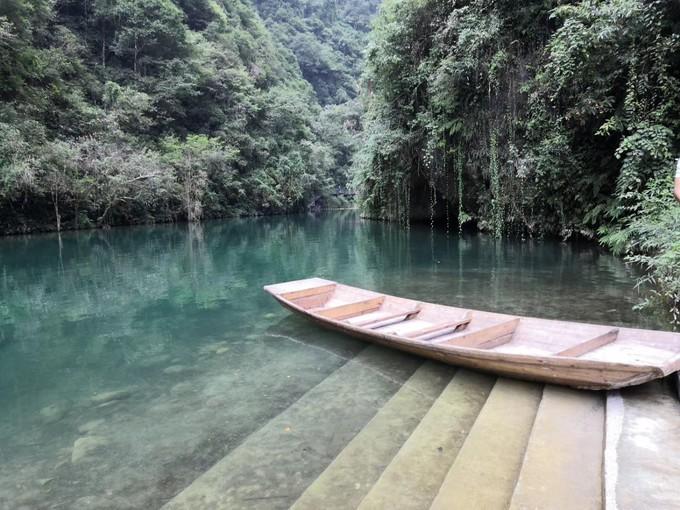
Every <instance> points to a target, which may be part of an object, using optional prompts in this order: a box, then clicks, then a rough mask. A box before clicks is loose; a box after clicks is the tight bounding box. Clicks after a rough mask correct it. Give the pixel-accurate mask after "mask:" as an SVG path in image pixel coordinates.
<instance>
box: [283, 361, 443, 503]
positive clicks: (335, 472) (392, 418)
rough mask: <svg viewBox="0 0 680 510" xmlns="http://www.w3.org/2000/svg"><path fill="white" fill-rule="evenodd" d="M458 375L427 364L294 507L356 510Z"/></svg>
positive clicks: (438, 365)
mask: <svg viewBox="0 0 680 510" xmlns="http://www.w3.org/2000/svg"><path fill="white" fill-rule="evenodd" d="M454 372H455V369H454V368H452V367H449V366H447V365H442V364H439V363H436V362H426V363H424V364H423V365H422V366H421V367H420V368H419V369H418V370H417V371H416V372H415V373H414V374H413V376H411V378H410V379H409V380H408V381H407V382H406V383H405V384H404V385H403V386H402V387H401V389H400V390H399V391H398V392H397V393H396V394H395V395H394V396H393V397H392V398H391V399H390V400H389V401H388V402H387V404H385V406H383V408H382V409H380V411H378V413H377V414H376V415H375V416H374V417H373V419H372V420H371V421H370V422H369V423H368V424H367V425H366V427H364V429H363V430H362V431H361V432H360V433H359V434H357V435H356V436H355V437H354V439H352V441H351V442H350V443H349V444H348V445H347V447H346V448H345V449H344V450H342V452H340V454H339V455H338V456H337V457H336V458H335V460H333V462H332V463H331V464H330V465H329V466H328V467H327V468H326V470H325V471H324V472H323V473H322V474H321V476H319V478H318V479H317V480H315V481H314V482H313V483H312V484H311V485H310V486H309V487H308V488H307V490H306V491H305V492H304V493H303V494H302V496H300V499H298V500H297V501H296V502H295V504H294V505H293V507H292V508H293V509H294V510H318V509H320V508H323V509H324V510H340V509H347V510H353V509H355V508H356V507H357V506H358V504H359V502H360V501H361V500H362V498H363V497H364V496H365V495H366V493H367V492H368V491H369V490H370V488H371V487H372V486H373V484H374V483H375V481H376V480H377V479H378V477H379V476H380V474H381V473H382V472H383V470H384V469H385V467H386V466H387V465H388V464H389V462H390V461H391V460H392V458H393V457H394V455H395V454H396V453H397V452H398V451H399V448H401V446H402V444H403V443H404V441H406V439H407V438H408V437H409V435H410V434H411V432H412V431H413V429H414V428H415V427H416V426H417V425H418V424H419V423H420V420H421V419H422V417H423V416H424V415H425V413H427V411H428V410H429V409H430V407H431V405H432V403H433V402H434V401H435V399H436V398H437V397H438V396H439V395H440V393H441V392H442V390H443V389H444V387H445V386H446V384H447V383H448V382H449V381H450V380H451V377H452V375H453V374H454Z"/></svg>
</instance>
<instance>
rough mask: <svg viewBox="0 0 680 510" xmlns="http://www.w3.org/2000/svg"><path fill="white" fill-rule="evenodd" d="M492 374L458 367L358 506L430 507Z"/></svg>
mask: <svg viewBox="0 0 680 510" xmlns="http://www.w3.org/2000/svg"><path fill="white" fill-rule="evenodd" d="M494 381H495V378H494V377H492V376H488V375H485V374H481V373H477V372H471V371H468V370H463V369H461V370H458V372H456V374H455V376H454V377H453V379H452V380H451V382H450V383H449V384H448V385H447V387H446V388H445V389H444V391H443V392H442V394H441V395H440V396H439V398H438V399H437V400H436V401H435V403H434V404H432V407H431V408H430V410H429V411H428V413H427V414H426V415H425V417H424V418H423V420H422V421H421V423H420V424H419V425H418V427H417V428H416V429H415V430H414V431H413V433H412V434H411V436H410V437H409V438H408V440H407V441H406V443H404V446H403V447H402V448H401V449H400V450H399V452H398V453H397V455H396V456H395V457H394V460H392V462H391V463H390V464H389V466H388V467H387V469H386V470H385V472H384V473H383V474H382V476H381V477H380V478H379V479H378V481H377V482H376V484H375V485H374V486H373V488H372V489H371V491H370V492H369V493H368V495H367V496H366V497H365V498H364V500H363V501H362V502H361V505H360V506H359V508H360V509H361V510H367V509H384V508H399V509H400V510H415V509H423V508H428V507H429V506H430V504H431V502H432V499H433V498H434V496H435V495H436V494H437V490H438V489H439V486H440V485H441V483H442V480H443V479H444V476H445V475H446V473H447V471H448V470H449V468H450V467H451V464H452V463H453V461H454V459H455V458H456V455H457V453H458V452H459V450H460V447H461V446H462V445H463V443H464V441H465V437H466V436H467V434H468V432H469V430H470V427H472V425H473V423H474V422H475V419H476V417H477V415H478V414H479V412H480V410H481V409H482V407H483V406H484V402H485V401H486V399H487V397H488V395H489V392H490V391H491V388H492V387H493V384H494Z"/></svg>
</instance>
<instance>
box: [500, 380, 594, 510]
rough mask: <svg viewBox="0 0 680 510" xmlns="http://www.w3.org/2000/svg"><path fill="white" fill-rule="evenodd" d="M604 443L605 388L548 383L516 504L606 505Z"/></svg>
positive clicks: (573, 508) (583, 509)
mask: <svg viewBox="0 0 680 510" xmlns="http://www.w3.org/2000/svg"><path fill="white" fill-rule="evenodd" d="M603 443H604V400H603V397H602V394H601V393H599V392H586V391H578V390H572V389H569V388H559V387H556V386H546V388H545V390H544V391H543V399H542V400H541V404H540V406H539V408H538V413H537V415H536V421H535V422H534V427H533V430H532V432H531V437H530V438H529V444H528V446H527V450H526V454H525V456H524V462H523V464H522V469H521V471H520V475H519V479H518V480H517V485H516V487H515V492H514V494H513V496H512V502H511V504H510V508H511V510H534V509H542V508H550V509H551V510H599V509H601V508H602V503H603V497H602V496H603V494H602V487H603V485H602V460H603V459H602V455H603Z"/></svg>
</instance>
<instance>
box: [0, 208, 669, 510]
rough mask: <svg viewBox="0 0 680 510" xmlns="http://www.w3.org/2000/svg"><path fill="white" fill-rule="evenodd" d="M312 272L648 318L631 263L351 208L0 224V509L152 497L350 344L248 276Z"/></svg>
mask: <svg viewBox="0 0 680 510" xmlns="http://www.w3.org/2000/svg"><path fill="white" fill-rule="evenodd" d="M309 276H320V277H324V278H329V279H334V280H337V281H341V282H344V283H348V284H353V285H358V286H362V287H366V288H370V289H375V290H380V291H384V292H387V293H391V294H397V295H403V296H407V297H412V298H416V299H421V300H426V301H436V302H439V303H444V304H451V305H458V306H467V307H470V308H477V309H484V310H495V311H502V312H507V313H517V314H526V315H532V316H540V317H546V318H556V319H570V320H579V321H588V322H599V323H608V324H618V325H628V326H639V327H652V328H653V327H658V328H662V327H663V326H662V325H660V324H655V323H654V322H653V321H652V320H651V319H645V318H643V317H642V316H640V315H639V314H637V313H635V312H633V311H632V306H633V305H634V304H635V302H636V301H637V299H638V298H637V295H636V292H635V290H634V289H633V284H634V277H635V274H634V273H633V272H632V270H631V269H630V268H627V267H626V266H625V265H624V264H623V263H622V262H621V261H620V260H618V259H616V258H614V257H612V256H610V255H607V254H603V253H602V252H601V251H600V250H598V249H597V248H596V247H593V246H590V245H584V246H577V245H569V244H561V243H558V242H552V241H542V242H534V241H531V242H520V241H503V242H495V241H493V240H492V239H490V238H488V237H485V236H473V237H466V238H463V239H459V238H458V237H457V236H455V235H451V236H447V235H446V234H445V233H444V232H434V233H432V232H431V231H430V229H429V228H428V227H414V228H412V229H411V231H410V232H405V231H403V230H401V229H400V228H399V227H397V226H394V225H390V224H382V223H375V222H370V221H362V220H360V219H359V218H358V217H357V216H356V215H355V214H353V213H350V212H348V213H339V214H332V215H325V216H320V217H313V216H298V217H281V218H261V219H246V220H233V221H224V222H216V223H208V224H205V225H203V226H199V227H193V228H189V227H187V226H158V227H139V228H125V229H113V230H109V231H93V232H79V233H67V234H62V235H61V237H58V236H56V235H42V236H31V237H17V238H5V239H2V240H0V459H1V462H0V508H3V509H4V508H7V509H17V508H159V507H160V506H161V505H162V504H163V503H164V502H165V501H168V500H169V499H170V498H172V497H173V496H174V495H175V494H176V493H177V492H178V491H180V490H181V489H182V488H184V487H186V486H187V485H188V484H189V483H191V482H192V481H193V480H194V479H195V478H196V477H197V476H198V475H200V474H201V473H202V472H204V471H205V470H206V469H208V468H209V467H210V466H212V465H213V464H214V463H215V462H217V461H218V460H219V459H221V458H222V457H224V456H225V455H227V454H228V453H229V452H230V451H232V450H233V449H234V448H235V447H236V446H238V445H239V444H240V443H241V442H242V441H244V440H245V439H246V438H247V437H248V436H249V435H251V434H252V433H253V432H255V431H256V430H258V429H260V428H262V427H263V426H265V425H266V424H267V423H268V422H269V421H270V420H272V418H274V417H275V416H277V415H278V414H279V413H281V412H282V411H283V410H285V409H286V408H288V407H289V406H290V405H291V404H293V403H294V402H296V401H297V400H298V399H299V398H300V397H301V396H302V395H304V394H305V393H307V392H308V391H309V390H310V389H311V388H313V387H314V386H316V385H317V384H319V383H320V382H321V381H323V380H324V379H325V378H327V377H328V376H329V375H330V374H332V373H333V372H334V371H336V370H338V369H339V368H340V367H341V366H343V365H344V364H345V363H346V362H347V360H348V359H351V358H352V357H354V356H356V355H358V353H360V352H361V351H362V349H364V348H365V345H364V344H362V343H360V342H358V341H356V340H352V339H349V338H345V337H343V336H340V335H336V334H331V333H328V332H325V331H322V330H320V329H317V328H316V327H314V326H312V325H309V324H307V323H306V322H304V321H303V320H301V319H298V318H295V317H291V316H289V314H288V313H287V312H285V311H284V310H282V309H280V308H279V307H278V306H277V305H276V304H275V303H274V302H273V300H272V299H271V298H270V297H268V296H267V295H265V293H264V292H263V291H262V290H261V288H262V286H263V285H265V284H268V283H272V282H280V281H286V280H293V279H299V278H305V277H309ZM386 355H387V354H386ZM413 362H415V363H416V364H417V363H419V360H417V359H413V360H410V361H409V363H413ZM414 368H415V367H410V368H409V370H411V371H412V370H413V369H414ZM409 373H410V372H409ZM375 377H376V378H379V377H384V374H380V373H377V372H376V374H375ZM401 382H402V380H401V379H394V378H392V379H391V380H390V381H388V382H386V383H385V384H386V386H385V389H384V392H383V390H382V389H381V390H380V391H381V392H383V393H385V395H387V394H389V393H390V392H394V391H396V390H397V389H398V386H399V384H401ZM107 392H118V393H116V394H109V395H107ZM381 395H382V393H381ZM381 402H382V401H376V402H375V407H376V409H377V408H379V407H380V405H382V404H381ZM350 411H351V410H348V413H350ZM348 416H350V417H351V414H348ZM357 419H358V418H357ZM355 425H356V424H355ZM346 426H347V427H350V426H354V425H350V424H348V425H346ZM264 430H266V429H264ZM341 447H342V445H337V448H341ZM334 451H335V450H334ZM333 454H334V453H333V452H330V453H329V452H327V453H326V455H325V456H322V457H319V458H318V459H315V460H314V462H316V464H314V466H316V467H315V468H314V469H316V470H317V471H318V470H319V469H322V468H323V465H322V464H323V463H324V462H326V463H327V462H328V461H329V460H328V457H330V458H332V455H333ZM308 471H309V473H310V475H309V476H310V477H312V476H315V473H316V472H317V471H314V470H313V469H310V470H308ZM311 481H312V480H311V479H310V480H307V481H306V482H305V480H303V481H302V482H300V483H303V485H304V483H308V482H311Z"/></svg>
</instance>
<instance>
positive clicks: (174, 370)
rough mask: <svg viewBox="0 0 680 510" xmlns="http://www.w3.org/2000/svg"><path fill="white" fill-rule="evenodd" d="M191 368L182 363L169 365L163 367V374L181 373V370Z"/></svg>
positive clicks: (186, 370) (185, 370)
mask: <svg viewBox="0 0 680 510" xmlns="http://www.w3.org/2000/svg"><path fill="white" fill-rule="evenodd" d="M189 370H191V369H190V368H189V367H186V366H184V365H170V366H169V367H167V368H164V369H163V373H164V374H181V373H183V372H188V371H189Z"/></svg>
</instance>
